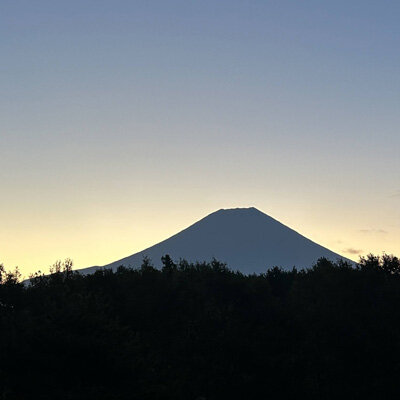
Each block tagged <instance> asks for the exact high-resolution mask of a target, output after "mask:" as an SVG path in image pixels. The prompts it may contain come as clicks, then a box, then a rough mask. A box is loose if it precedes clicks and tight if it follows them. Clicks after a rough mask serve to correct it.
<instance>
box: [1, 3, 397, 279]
mask: <svg viewBox="0 0 400 400" xmlns="http://www.w3.org/2000/svg"><path fill="white" fill-rule="evenodd" d="M399 20H400V2H399V1H398V0H393V1H389V0H388V1H386V0H379V1H378V0H376V1H368V0H347V1H341V0H339V1H338V0H335V1H330V0H329V1H310V0H305V1H301V2H300V1H288V0H280V1H268V0H245V1H244V0H243V1H239V0H229V1H228V0H220V1H215V0H212V1H209V0H202V1H199V0H198V1H191V0H182V1H177V0H171V1H170V0H162V1H160V0H151V1H149V0H146V1H134V0H130V1H122V0H112V1H111V0H109V1H104V0H96V1H87V0H79V1H76V0H69V1H59V0H49V1H42V0H37V1H31V0H28V1H27V0H12V1H9V0H3V1H1V2H0V52H1V57H0V93H1V96H0V190H1V195H0V223H1V229H0V263H4V265H5V266H6V267H8V268H13V267H15V266H19V268H20V270H21V271H22V273H23V274H24V275H25V276H27V275H28V274H29V273H31V272H34V271H36V270H38V269H41V270H42V271H44V270H46V271H47V270H48V267H49V266H50V265H51V264H53V263H54V262H55V261H56V260H58V259H65V258H66V257H70V258H72V259H73V260H74V263H75V267H77V268H83V267H88V266H91V265H104V264H107V263H109V262H112V261H115V260H117V259H119V258H122V257H124V256H127V255H130V254H133V253H135V252H137V251H139V250H142V249H144V248H146V247H148V246H150V245H152V244H155V243H157V242H159V241H160V240H163V239H165V238H167V237H169V236H171V235H172V234H174V233H176V232H178V231H179V230H181V229H183V228H185V227H187V226H188V225H190V224H192V223H193V222H195V221H197V220H198V219H200V218H202V217H204V216H205V215H207V214H209V213H211V212H213V211H215V210H218V209H220V208H231V207H250V206H255V207H257V208H258V209H260V210H261V211H263V212H265V213H266V214H268V215H270V216H272V217H274V218H276V219H278V220H279V221H281V222H282V223H284V224H286V225H288V226H289V227H291V228H293V229H295V230H296V231H298V232H300V233H302V234H303V235H305V236H307V237H309V238H310V239H312V240H314V241H316V242H318V243H319V244H321V245H323V246H326V247H328V248H330V249H331V250H333V251H336V252H338V253H341V254H343V255H345V256H347V257H350V258H353V259H357V258H358V255H359V254H367V253H369V252H373V253H377V254H381V253H382V252H383V251H385V252H387V253H394V254H397V255H400V208H399V203H400V158H399V149H400V131H399V127H400V24H399Z"/></svg>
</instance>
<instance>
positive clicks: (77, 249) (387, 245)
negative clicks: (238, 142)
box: [0, 204, 400, 277]
mask: <svg viewBox="0 0 400 400" xmlns="http://www.w3.org/2000/svg"><path fill="white" fill-rule="evenodd" d="M233 206H234V205H233V204H229V205H228V206H227V205H226V204H225V205H223V207H214V208H210V207H204V206H203V207H201V206H199V207H198V209H197V212H196V213H193V214H192V210H191V209H190V207H186V208H180V209H174V210H172V209H171V208H170V209H168V210H161V209H160V210H158V211H157V212H155V211H154V210H149V209H143V210H140V209H139V210H136V212H131V213H129V212H128V210H119V212H118V213H115V212H114V213H113V214H112V215H108V216H107V217H104V216H103V217H100V216H99V217H97V218H92V219H90V218H89V219H86V220H81V221H80V226H77V227H75V223H74V221H68V222H66V221H64V223H63V222H62V220H59V221H53V222H51V221H47V222H46V221H44V222H42V224H41V225H40V226H37V225H36V224H35V223H28V222H25V224H21V225H20V226H19V229H15V227H14V229H12V226H9V227H8V230H5V231H2V233H1V235H0V241H1V243H2V244H3V245H2V248H1V253H2V256H3V259H2V260H1V262H3V263H4V264H5V266H6V267H7V268H9V269H11V268H13V267H14V266H19V268H20V270H21V272H22V273H23V275H24V276H25V277H27V276H28V275H29V274H30V273H32V272H35V271H37V270H41V271H42V272H47V271H48V268H49V266H50V265H52V264H53V263H54V262H55V261H56V260H59V259H61V260H63V259H65V258H67V257H69V258H72V259H73V260H74V264H75V268H85V267H89V266H92V265H104V264H107V263H110V262H112V261H116V260H117V259H120V258H123V257H125V256H128V255H131V254H134V253H136V252H137V251H140V250H143V249H144V248H147V247H149V246H151V245H153V244H155V243H158V242H159V241H161V240H164V239H166V238H168V237H170V236H171V235H173V234H175V233H177V232H178V231H180V230H182V229H184V228H186V227H187V226H189V225H190V224H192V223H194V222H196V221H197V220H199V219H201V218H202V217H204V216H206V215H207V214H209V213H210V212H213V211H215V210H217V209H219V208H230V207H233ZM235 206H236V205H235ZM239 206H240V204H239ZM245 206H251V204H246V205H245ZM257 208H259V209H260V210H261V211H263V212H266V213H268V214H269V215H271V216H272V217H274V218H276V219H278V220H280V221H281V222H282V223H284V224H286V225H288V226H289V227H291V228H293V229H295V230H296V231H297V232H299V233H301V234H303V235H304V236H306V237H308V238H310V239H311V240H314V241H315V242H317V243H319V244H321V245H323V246H325V247H328V248H329V249H331V250H333V251H335V252H337V253H339V254H342V255H343V256H346V257H348V258H352V259H355V260H357V259H358V254H355V253H358V251H359V252H360V254H364V255H365V254H367V253H369V252H373V253H376V254H380V253H381V252H382V251H386V252H388V253H396V254H399V253H400V248H399V245H398V243H399V240H398V237H397V240H396V237H395V235H393V232H392V233H386V232H383V230H376V231H374V230H372V229H371V230H369V231H368V229H369V228H368V226H365V225H358V226H361V227H364V228H365V229H364V230H362V229H358V230H356V229H354V228H352V227H351V225H352V224H354V225H356V226H357V224H356V223H355V221H351V223H349V221H348V220H347V219H346V218H342V220H341V221H337V219H336V218H335V216H334V215H331V216H330V218H329V219H328V218H324V219H321V218H320V216H319V212H317V211H318V210H317V211H316V212H314V213H312V214H311V213H310V214H309V213H308V212H307V211H306V212H303V213H296V212H295V211H294V210H293V211H292V212H291V213H289V214H288V213H286V215H287V216H286V217H284V216H283V214H284V213H285V212H284V211H283V210H278V209H277V210H275V211H274V212H268V211H267V210H266V209H265V207H257ZM279 211H280V213H279ZM163 212H165V213H163ZM279 214H282V216H280V215H279ZM332 218H333V219H332ZM75 222H76V223H77V224H78V221H75ZM333 223H335V228H334V229H332V227H333V226H334V225H333ZM397 234H398V232H397ZM349 251H351V252H349ZM353 252H355V253H353Z"/></svg>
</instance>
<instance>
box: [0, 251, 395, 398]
mask: <svg viewBox="0 0 400 400" xmlns="http://www.w3.org/2000/svg"><path fill="white" fill-rule="evenodd" d="M163 262H164V268H163V270H162V271H159V270H155V269H154V268H152V267H151V265H150V264H149V262H148V261H147V260H145V261H144V263H143V266H142V267H141V268H140V269H138V270H132V269H126V268H120V269H119V270H118V271H117V272H115V273H113V272H111V271H107V270H105V271H99V272H96V273H95V274H93V275H88V276H81V275H79V274H77V273H74V272H72V271H71V268H70V267H71V265H70V263H69V262H67V263H66V264H65V265H64V266H62V265H60V264H58V265H56V266H55V268H54V270H53V274H52V275H50V276H47V277H45V276H40V275H37V276H36V277H34V278H33V279H32V285H31V286H29V287H24V285H22V284H20V283H18V275H17V274H15V273H6V272H5V271H4V268H0V283H1V285H0V399H1V400H10V399H18V400H19V399H28V398H37V399H52V400H53V399H60V400H63V399H71V400H72V399H85V400H88V399H96V400H101V399H133V400H135V399H138V400H139V399H140V400H146V399H174V400H175V399H185V400H186V399H193V400H196V399H209V400H211V399H258V398H260V399H264V398H278V396H279V398H299V397H305V398H308V399H337V398H339V397H343V396H345V398H353V399H358V398H360V399H365V398H373V397H375V398H395V396H397V395H398V394H399V393H400V383H399V376H400V375H399V374H400V274H399V271H400V266H399V261H398V259H396V258H394V257H391V256H384V257H383V258H380V257H374V256H370V257H369V258H367V259H363V260H361V263H360V265H359V266H358V267H357V268H354V267H351V266H349V265H346V264H344V263H337V264H333V263H331V262H329V261H327V260H325V259H321V260H320V261H319V262H318V263H317V265H315V266H314V267H313V268H311V269H310V270H308V271H297V270H295V269H294V270H293V271H290V272H283V271H282V270H280V269H278V268H274V269H272V270H269V271H268V272H266V273H265V274H263V275H259V276H244V275H242V274H239V273H234V272H231V271H230V270H228V269H227V268H226V267H225V266H224V265H223V264H221V263H219V262H217V261H213V262H212V263H209V264H195V265H193V264H188V263H187V262H185V261H182V262H180V263H179V264H178V265H176V264H174V263H173V262H172V261H171V259H170V258H169V257H165V258H163Z"/></svg>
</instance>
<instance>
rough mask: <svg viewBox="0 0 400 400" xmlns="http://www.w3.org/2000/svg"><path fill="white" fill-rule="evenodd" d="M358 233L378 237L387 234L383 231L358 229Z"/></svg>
mask: <svg viewBox="0 0 400 400" xmlns="http://www.w3.org/2000/svg"><path fill="white" fill-rule="evenodd" d="M360 232H361V233H366V234H370V233H375V234H380V235H386V234H387V233H388V232H387V231H385V230H384V229H360Z"/></svg>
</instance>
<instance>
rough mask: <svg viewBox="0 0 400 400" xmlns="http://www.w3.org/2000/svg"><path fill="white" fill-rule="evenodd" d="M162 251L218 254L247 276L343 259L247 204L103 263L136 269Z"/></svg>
mask: <svg viewBox="0 0 400 400" xmlns="http://www.w3.org/2000/svg"><path fill="white" fill-rule="evenodd" d="M165 254H169V255H170V256H171V257H172V259H174V260H179V259H180V258H184V259H186V260H188V261H193V262H194V261H210V260H211V259H212V258H216V259H218V260H219V261H223V262H226V263H227V265H228V267H229V268H231V269H233V270H238V271H241V272H243V273H246V274H249V273H262V272H265V271H266V269H267V268H270V267H273V266H279V267H282V268H283V269H292V268H293V267H294V266H296V267H297V268H307V267H311V266H312V265H313V264H314V263H315V262H316V261H317V260H318V259H319V258H321V257H326V258H328V259H331V260H332V261H336V260H337V259H340V258H343V257H341V256H340V255H339V254H336V253H334V252H332V251H331V250H329V249H327V248H325V247H323V246H320V245H319V244H317V243H315V242H313V241H311V240H310V239H307V238H306V237H304V236H302V235H300V234H299V233H297V232H296V231H294V230H293V229H291V228H289V227H287V226H285V225H283V224H282V223H280V222H279V221H277V220H275V219H274V218H272V217H270V216H268V215H267V214H264V213H263V212H261V211H259V210H258V209H256V208H254V207H249V208H231V209H220V210H218V211H215V212H213V213H211V214H209V215H207V216H206V217H204V218H203V219H201V220H200V221H198V222H196V223H194V224H193V225H190V226H189V227H188V228H186V229H184V230H182V231H181V232H179V233H177V234H176V235H173V236H171V237H170V238H168V239H166V240H164V241H162V242H160V243H158V244H156V245H154V246H151V247H149V248H147V249H145V250H143V251H140V252H138V253H135V254H133V255H131V256H128V257H126V258H123V259H120V260H118V261H115V262H113V263H111V264H108V265H105V266H104V267H106V268H112V269H116V268H118V267H119V266H120V265H124V266H126V267H139V266H140V265H141V262H142V260H143V258H144V257H145V256H147V257H149V258H150V259H151V261H152V262H153V264H154V266H155V267H161V257H162V256H163V255H165ZM104 267H91V268H86V269H83V270H80V272H82V273H90V272H94V271H95V270H97V269H99V268H104Z"/></svg>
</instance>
